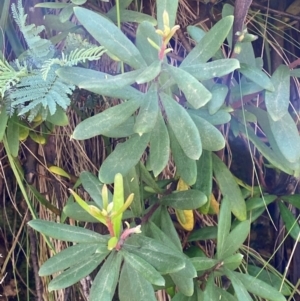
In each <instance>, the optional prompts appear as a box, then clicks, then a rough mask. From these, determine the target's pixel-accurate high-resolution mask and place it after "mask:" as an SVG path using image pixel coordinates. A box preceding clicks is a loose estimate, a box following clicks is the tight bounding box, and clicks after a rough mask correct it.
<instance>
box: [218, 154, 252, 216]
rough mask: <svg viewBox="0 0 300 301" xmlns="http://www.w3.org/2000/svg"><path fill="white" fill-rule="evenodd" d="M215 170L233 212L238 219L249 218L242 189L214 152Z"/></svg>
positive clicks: (223, 193)
mask: <svg viewBox="0 0 300 301" xmlns="http://www.w3.org/2000/svg"><path fill="white" fill-rule="evenodd" d="M213 170H214V174H215V177H216V180H217V183H218V185H219V188H220V190H221V192H222V195H223V197H224V198H228V200H229V201H230V208H231V212H232V213H233V214H234V215H235V216H236V218H237V219H239V220H241V221H243V220H245V219H246V218H247V212H246V203H245V200H244V198H243V195H242V193H241V190H240V188H239V186H238V184H237V183H236V181H235V179H234V177H233V176H232V174H231V172H230V171H229V169H228V168H227V167H226V165H225V164H224V163H223V162H222V160H221V159H220V158H219V157H218V156H216V155H215V154H213Z"/></svg>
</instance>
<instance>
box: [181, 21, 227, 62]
mask: <svg viewBox="0 0 300 301" xmlns="http://www.w3.org/2000/svg"><path fill="white" fill-rule="evenodd" d="M232 24H233V16H228V17H225V18H223V19H221V20H220V21H219V22H218V23H217V24H215V25H214V26H213V27H212V28H211V29H210V30H209V32H208V33H206V35H205V36H204V37H203V38H202V39H201V43H199V44H197V45H196V47H194V48H193V50H192V51H191V52H190V53H189V54H188V55H187V56H186V58H185V59H184V60H183V62H182V63H181V67H186V66H191V65H194V64H199V63H205V62H207V61H208V60H209V59H210V58H212V57H213V56H214V54H215V53H216V52H217V51H218V50H219V49H220V47H221V45H222V44H223V42H224V40H225V39H226V37H227V35H228V33H229V31H230V29H231V27H232Z"/></svg>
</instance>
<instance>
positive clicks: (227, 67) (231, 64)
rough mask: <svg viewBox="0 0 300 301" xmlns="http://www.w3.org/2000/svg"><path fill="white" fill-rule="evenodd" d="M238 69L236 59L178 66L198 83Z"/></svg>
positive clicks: (238, 64)
mask: <svg viewBox="0 0 300 301" xmlns="http://www.w3.org/2000/svg"><path fill="white" fill-rule="evenodd" d="M238 68H240V63H239V61H238V60H237V59H219V60H215V61H212V62H208V63H202V64H193V65H188V66H182V65H180V67H179V69H182V70H184V71H186V72H188V73H189V74H190V75H192V76H193V77H195V78H196V79H198V80H200V81H204V80H208V79H212V78H214V77H222V76H224V75H226V74H229V73H231V72H233V71H234V70H236V69H238Z"/></svg>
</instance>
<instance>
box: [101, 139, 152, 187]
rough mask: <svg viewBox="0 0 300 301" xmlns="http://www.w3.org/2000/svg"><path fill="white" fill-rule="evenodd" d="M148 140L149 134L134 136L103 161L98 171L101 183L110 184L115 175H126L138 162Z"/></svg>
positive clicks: (120, 144) (119, 145) (118, 146)
mask: <svg viewBox="0 0 300 301" xmlns="http://www.w3.org/2000/svg"><path fill="white" fill-rule="evenodd" d="M149 140H150V135H149V134H144V135H143V136H139V135H138V134H135V135H134V136H132V137H131V138H130V139H128V140H127V141H125V142H123V143H119V144H118V145H117V147H116V148H115V150H114V151H113V152H112V153H111V154H110V155H109V156H108V157H107V158H106V159H105V161H104V162H103V164H102V165H101V168H100V170H99V179H100V181H101V182H103V183H112V182H113V180H114V176H115V174H117V173H121V174H122V175H126V174H127V173H128V172H129V170H130V169H131V168H132V167H133V166H135V165H136V164H137V163H138V161H139V160H140V158H141V156H142V154H143V152H144V151H145V148H146V147H147V145H148V142H149Z"/></svg>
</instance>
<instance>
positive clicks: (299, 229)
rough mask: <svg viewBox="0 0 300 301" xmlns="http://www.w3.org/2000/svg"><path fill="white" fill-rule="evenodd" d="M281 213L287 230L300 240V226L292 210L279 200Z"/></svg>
mask: <svg viewBox="0 0 300 301" xmlns="http://www.w3.org/2000/svg"><path fill="white" fill-rule="evenodd" d="M278 205H279V209H280V215H281V217H282V219H283V222H284V224H285V227H286V231H287V232H289V234H290V235H291V236H292V237H293V238H294V239H295V240H296V241H300V226H299V224H298V221H297V220H296V218H295V217H294V215H293V214H292V212H291V211H290V210H289V209H288V208H287V207H286V206H285V205H284V204H283V203H282V202H279V203H278Z"/></svg>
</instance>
